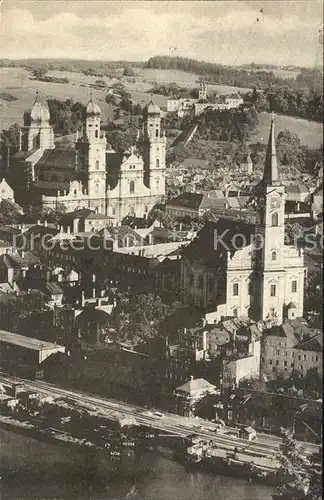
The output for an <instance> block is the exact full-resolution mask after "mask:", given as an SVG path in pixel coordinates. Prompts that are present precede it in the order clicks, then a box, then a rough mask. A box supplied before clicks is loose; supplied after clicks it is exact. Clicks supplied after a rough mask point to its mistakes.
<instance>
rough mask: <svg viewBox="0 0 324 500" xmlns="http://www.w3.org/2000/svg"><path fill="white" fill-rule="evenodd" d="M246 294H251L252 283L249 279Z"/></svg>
mask: <svg viewBox="0 0 324 500" xmlns="http://www.w3.org/2000/svg"><path fill="white" fill-rule="evenodd" d="M248 294H249V295H253V284H252V282H251V281H249V284H248Z"/></svg>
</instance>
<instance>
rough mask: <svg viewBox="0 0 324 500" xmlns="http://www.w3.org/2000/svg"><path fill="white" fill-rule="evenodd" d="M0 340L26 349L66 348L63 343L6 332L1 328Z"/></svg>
mask: <svg viewBox="0 0 324 500" xmlns="http://www.w3.org/2000/svg"><path fill="white" fill-rule="evenodd" d="M0 342H3V343H6V344H13V345H17V346H21V347H25V348H26V349H33V350H34V351H44V350H50V349H57V348H61V349H64V346H62V345H58V344H53V343H52V342H46V341H45V340H39V339H34V338H30V337H24V336H23V335H18V334H17V333H12V332H6V331H5V330H0Z"/></svg>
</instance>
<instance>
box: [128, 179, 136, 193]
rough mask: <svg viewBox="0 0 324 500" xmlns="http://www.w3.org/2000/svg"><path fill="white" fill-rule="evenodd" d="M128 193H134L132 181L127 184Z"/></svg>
mask: <svg viewBox="0 0 324 500" xmlns="http://www.w3.org/2000/svg"><path fill="white" fill-rule="evenodd" d="M129 192H130V193H134V192H135V182H134V181H130V183H129Z"/></svg>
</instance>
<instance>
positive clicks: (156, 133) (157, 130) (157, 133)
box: [155, 128, 159, 137]
mask: <svg viewBox="0 0 324 500" xmlns="http://www.w3.org/2000/svg"><path fill="white" fill-rule="evenodd" d="M155 137H159V129H158V128H157V129H156V131H155Z"/></svg>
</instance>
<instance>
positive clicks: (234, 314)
mask: <svg viewBox="0 0 324 500" xmlns="http://www.w3.org/2000/svg"><path fill="white" fill-rule="evenodd" d="M233 316H235V318H237V316H238V311H237V309H236V308H235V309H233Z"/></svg>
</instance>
